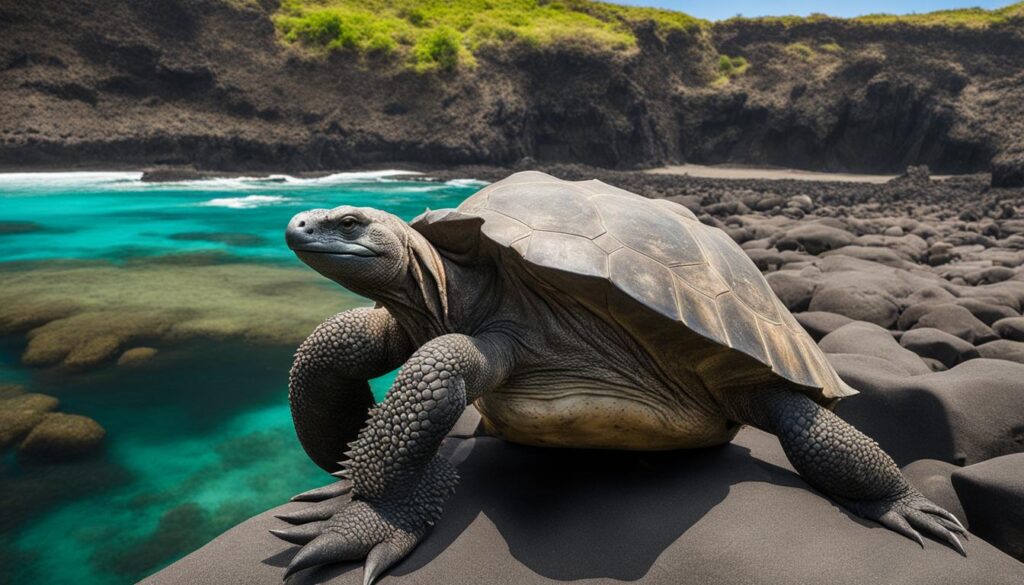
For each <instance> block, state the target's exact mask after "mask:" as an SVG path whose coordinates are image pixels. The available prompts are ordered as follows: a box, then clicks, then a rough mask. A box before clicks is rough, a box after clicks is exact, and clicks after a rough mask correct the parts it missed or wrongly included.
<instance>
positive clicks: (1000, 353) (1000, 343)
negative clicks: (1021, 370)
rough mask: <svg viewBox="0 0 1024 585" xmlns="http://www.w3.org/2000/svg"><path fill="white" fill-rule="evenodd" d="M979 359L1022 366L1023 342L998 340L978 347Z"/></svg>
mask: <svg viewBox="0 0 1024 585" xmlns="http://www.w3.org/2000/svg"><path fill="white" fill-rule="evenodd" d="M978 354H979V355H981V357H986V358H991V359H998V360H1009V361H1011V362H1017V363H1019V364H1024V342H1022V341H1010V340H1009V339H998V340H996V341H990V342H988V343H985V344H982V345H979V346H978Z"/></svg>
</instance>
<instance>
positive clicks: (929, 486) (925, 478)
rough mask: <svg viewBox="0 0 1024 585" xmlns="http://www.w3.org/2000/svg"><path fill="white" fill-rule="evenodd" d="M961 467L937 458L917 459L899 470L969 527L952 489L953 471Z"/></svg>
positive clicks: (920, 489) (926, 495)
mask: <svg viewBox="0 0 1024 585" xmlns="http://www.w3.org/2000/svg"><path fill="white" fill-rule="evenodd" d="M960 469H962V468H961V467H959V466H956V465H953V464H952V463H947V462H945V461H939V460H937V459H918V460H917V461H914V462H913V463H911V464H910V465H907V466H904V467H903V469H902V470H901V471H902V472H903V476H904V477H906V478H907V481H908V482H910V485H912V486H914V487H915V488H917V491H919V492H921V493H922V494H924V496H925V497H926V498H928V499H929V500H931V501H933V502H935V503H936V504H938V505H940V506H942V507H943V508H945V509H947V510H949V511H950V512H951V513H952V514H953V515H954V516H956V517H957V520H959V521H960V523H961V524H963V525H964V526H966V527H967V528H970V527H971V525H970V522H969V521H968V519H967V515H966V514H964V509H963V507H962V506H961V505H960V498H959V497H957V495H956V490H955V489H953V480H952V475H953V472H955V471H957V470H960Z"/></svg>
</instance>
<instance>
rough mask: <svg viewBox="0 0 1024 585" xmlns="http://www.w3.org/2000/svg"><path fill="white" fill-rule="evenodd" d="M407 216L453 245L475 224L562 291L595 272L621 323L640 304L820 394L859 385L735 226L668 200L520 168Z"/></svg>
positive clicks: (442, 244) (637, 331) (638, 329)
mask: <svg viewBox="0 0 1024 585" xmlns="http://www.w3.org/2000/svg"><path fill="white" fill-rule="evenodd" d="M411 225H412V227H413V228H414V229H416V230H418V231H419V232H420V233H422V234H423V235H424V236H425V237H426V238H427V239H428V240H430V241H431V242H432V243H433V244H434V245H435V246H437V247H438V248H441V249H442V250H446V251H448V252H449V253H453V254H464V253H470V252H472V251H474V250H475V249H476V248H477V247H478V246H479V238H478V237H473V236H478V235H480V236H483V237H484V238H486V239H487V240H489V241H491V242H493V243H494V244H497V245H498V246H499V247H501V248H506V249H508V250H510V251H511V252H512V253H514V254H515V255H516V257H518V258H519V259H521V260H522V262H523V265H524V266H525V267H527V269H531V270H539V271H540V272H542V273H544V274H547V275H549V276H550V275H556V277H554V278H551V277H549V278H546V279H544V280H545V281H546V282H547V283H548V284H550V285H551V286H555V287H556V288H558V289H559V290H560V291H561V292H563V293H566V294H569V295H570V296H581V295H586V294H591V293H590V291H593V290H594V286H593V283H594V280H595V279H597V280H603V281H607V282H608V283H610V284H611V285H612V287H613V289H614V294H613V295H608V297H614V298H611V299H610V300H604V299H605V297H602V301H603V303H602V302H598V303H596V305H597V306H598V308H599V309H600V308H602V307H604V306H607V309H606V310H605V311H604V312H605V313H606V315H605V316H612V317H613V319H612V320H613V321H616V322H619V323H620V324H621V323H622V321H623V320H622V319H615V318H614V313H622V312H623V311H629V310H635V309H646V310H648V311H650V313H652V314H653V315H655V316H657V317H660V318H662V319H666V320H671V321H672V322H675V323H678V324H679V325H681V326H683V327H686V328H688V329H689V330H690V331H692V332H694V333H697V334H699V335H700V336H701V337H703V338H705V339H707V340H710V341H712V342H714V343H716V344H720V345H722V346H724V347H728V348H731V349H733V350H735V351H736V352H739V353H741V354H743V355H746V356H748V357H750V358H753V359H754V360H757V362H759V363H760V364H763V365H764V366H767V367H768V368H771V371H772V372H774V373H775V374H776V375H778V376H780V377H782V378H785V379H787V380H789V381H791V382H794V383H796V384H798V385H800V386H804V387H806V388H808V389H815V390H817V391H818V393H819V397H820V398H823V399H826V400H828V399H835V398H841V397H844V396H848V395H851V394H855V393H856V391H855V390H853V389H852V388H850V387H849V386H847V385H846V384H845V383H843V382H842V380H840V379H839V377H838V376H837V375H836V373H835V370H834V369H833V368H832V366H831V365H830V364H829V363H828V361H827V360H826V359H825V356H824V355H823V354H822V352H821V350H820V349H819V348H818V346H817V344H815V343H814V341H813V340H812V339H811V338H810V336H809V335H808V334H807V333H806V332H805V331H804V330H803V328H802V327H801V326H800V325H799V323H797V321H796V319H794V318H793V316H792V315H791V314H790V312H789V311H788V310H787V309H786V307H785V306H783V305H782V303H781V302H780V301H779V300H778V298H777V297H776V296H775V294H774V292H773V291H772V289H771V287H770V286H769V285H768V282H767V281H766V280H765V279H764V276H762V275H761V272H760V271H759V270H758V269H757V267H756V266H755V265H754V263H753V262H752V261H751V260H750V259H749V258H748V257H747V255H746V254H745V253H744V252H743V250H742V249H741V248H740V247H739V246H738V245H737V244H736V243H735V242H734V241H733V240H732V238H730V237H729V236H728V235H727V234H726V233H725V232H723V231H722V230H720V229H718V228H715V227H711V226H707V225H704V224H702V223H701V222H700V221H698V219H697V217H696V216H695V215H694V214H693V212H691V211H690V210H689V209H687V208H685V207H683V206H681V205H678V204H676V203H673V202H671V201H666V200H658V199H648V198H645V197H642V196H640V195H637V194H635V193H630V192H629V191H625V190H623V189H619V188H617V187H613V186H611V185H608V184H606V183H602V182H601V181H597V180H590V181H563V180H561V179H558V178H555V177H552V176H550V175H547V174H544V173H540V172H535V171H528V172H521V173H516V174H514V175H512V176H510V177H508V178H506V179H504V180H502V181H498V182H496V183H492V184H491V185H488V186H487V187H485V188H483V189H481V190H480V191H478V192H477V193H475V194H474V195H472V196H471V197H469V198H468V199H466V200H465V201H463V202H462V204H461V205H459V207H458V208H457V209H456V210H438V211H428V212H426V213H424V214H422V215H420V216H419V217H417V218H416V219H414V220H413V221H412V223H411ZM594 305H595V303H593V302H590V303H587V306H591V307H592V306H594ZM623 305H632V306H623ZM646 322H647V323H649V322H650V321H649V320H648V321H646ZM634 323H637V322H636V321H634ZM639 323H641V325H632V326H630V329H631V330H630V331H629V333H630V334H631V335H633V336H634V337H635V338H640V339H642V338H643V337H644V335H645V331H644V329H646V328H647V327H646V326H644V325H643V324H642V323H645V321H643V320H641V321H639ZM652 329H655V328H652ZM659 339H660V338H659ZM654 343H664V342H663V341H654Z"/></svg>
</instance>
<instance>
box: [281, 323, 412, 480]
mask: <svg viewBox="0 0 1024 585" xmlns="http://www.w3.org/2000/svg"><path fill="white" fill-rule="evenodd" d="M412 351H413V347H412V344H411V343H410V342H409V340H408V338H407V337H406V335H405V333H404V332H403V331H402V329H401V328H400V327H399V326H398V322H397V321H395V319H394V317H392V316H391V315H390V314H389V313H388V312H387V311H386V310H384V309H353V310H351V311H345V312H343V313H338V314H337V315H335V316H333V317H331V318H330V319H328V320H326V321H324V322H323V323H322V324H321V325H320V326H318V327H317V328H316V329H315V330H314V331H313V333H312V334H311V335H310V336H309V337H308V338H307V339H306V341H304V342H303V343H302V345H301V346H299V349H298V350H297V351H296V352H295V361H294V363H293V364H292V369H291V372H290V374H289V376H288V401H289V403H290V405H291V411H292V420H293V422H294V423H295V431H296V433H297V434H298V436H299V442H300V443H302V447H303V449H305V450H306V453H307V454H308V455H309V457H310V459H312V460H313V462H314V463H316V464H317V465H319V466H320V467H322V468H323V469H324V470H326V471H328V472H334V471H337V470H338V469H339V468H340V467H339V464H338V460H339V459H341V454H342V453H343V452H344V451H345V449H346V445H347V444H348V443H349V442H350V441H352V440H353V439H355V436H356V433H357V432H358V431H359V429H360V428H362V427H363V424H364V423H365V420H366V412H367V410H369V408H370V407H371V406H373V394H372V393H371V392H370V385H369V383H368V382H367V381H368V380H369V379H371V378H376V377H377V376H380V375H383V374H385V373H387V372H389V371H391V370H393V369H395V368H397V367H398V366H399V365H401V363H402V362H403V361H405V359H406V358H408V357H409V355H410V354H411V353H412Z"/></svg>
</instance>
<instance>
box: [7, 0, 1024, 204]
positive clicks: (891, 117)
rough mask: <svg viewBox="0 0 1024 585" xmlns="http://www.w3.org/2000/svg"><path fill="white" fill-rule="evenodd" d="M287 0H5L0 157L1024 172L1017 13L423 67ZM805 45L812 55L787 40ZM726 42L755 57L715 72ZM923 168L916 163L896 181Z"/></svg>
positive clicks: (295, 166)
mask: <svg viewBox="0 0 1024 585" xmlns="http://www.w3.org/2000/svg"><path fill="white" fill-rule="evenodd" d="M280 5H281V3H280V2H273V1H267V2H224V1H223V0H189V1H187V2H185V1H178V2H171V3H168V2H135V3H130V4H128V5H125V4H124V3H123V2H116V1H114V0H96V1H94V2H90V3H88V9H86V8H83V7H82V4H81V3H75V2H66V1H62V0H41V1H38V2H7V3H5V4H4V6H3V12H2V13H0V19H2V21H3V22H5V23H10V24H11V26H7V27H6V28H5V31H4V32H5V34H4V35H3V36H2V37H0V71H3V75H4V77H5V80H4V81H5V83H4V84H3V85H2V86H0V103H3V104H4V105H5V106H6V107H5V108H3V109H2V110H0V129H3V130H2V133H0V165H2V166H4V167H8V168H10V167H29V166H35V167H43V166H51V167H53V166H62V167H67V166H71V165H94V166H95V165H100V166H103V165H106V166H109V165H112V164H117V165H132V166H150V165H155V166H160V167H166V168H171V169H179V168H183V167H185V168H187V167H190V166H193V167H198V168H204V169H232V170H240V169H264V170H265V169H270V170H275V171H280V170H292V171H305V170H311V169H331V168H345V167H350V166H352V165H355V164H374V163H380V162H391V161H396V160H404V161H414V162H419V163H424V164H432V165H447V164H465V163H491V164H506V165H512V164H513V163H516V161H529V160H534V161H539V162H541V163H545V162H584V163H588V164H595V165H602V166H619V167H628V166H633V165H654V164H659V163H663V162H670V161H683V160H688V161H696V162H710V163H725V162H732V163H735V162H743V163H748V164H759V165H781V166H789V167H798V168H814V169H828V170H851V171H869V172H870V171H890V172H900V171H903V170H904V168H906V167H907V166H908V165H914V164H924V165H928V166H929V167H930V168H931V170H932V171H933V172H937V173H938V172H941V173H948V172H955V173H963V172H987V171H988V170H989V169H990V168H991V171H992V172H993V176H992V183H993V184H994V185H995V186H997V187H1003V186H1013V185H1019V184H1020V183H1021V179H1020V177H1021V173H1022V171H1021V163H1020V161H1021V155H1020V154H1019V145H1020V144H1021V137H1022V134H1024V129H1022V123H1021V120H1022V119H1024V115H1022V106H1021V105H1020V104H1021V103H1022V100H1021V99H1020V95H1021V89H1020V86H1019V84H1017V83H1014V82H1013V81H1012V80H1015V79H1016V77H1015V76H1016V75H1017V74H1018V72H1019V66H1020V62H1021V57H1022V54H1024V40H1022V35H1021V33H1020V29H1019V25H1017V24H1016V23H1005V24H1003V25H1000V26H993V27H987V28H978V29H976V30H975V29H973V28H968V27H947V26H927V27H925V26H908V25H902V24H901V25H884V24H883V25H875V24H868V23H863V22H845V21H841V20H837V19H823V20H821V21H816V20H809V21H805V22H801V23H797V24H795V25H794V26H784V27H783V26H780V25H779V24H778V22H775V21H764V22H762V21H725V22H720V23H715V24H712V25H709V26H708V28H707V29H706V30H704V31H701V32H699V33H688V32H681V31H666V30H656V29H655V27H654V26H653V25H652V22H651V21H650V20H649V19H646V18H640V19H635V20H634V19H633V18H626V19H625V21H624V24H623V26H625V27H629V28H630V29H632V32H633V33H634V35H635V36H636V38H637V46H636V49H635V50H634V51H609V50H604V49H599V48H597V47H595V46H593V44H590V43H577V42H572V43H552V44H550V45H548V46H536V45H533V44H528V43H515V44H509V45H507V46H500V47H490V48H489V49H488V50H481V51H478V54H477V61H478V66H477V67H475V68H469V67H466V68H460V69H459V70H456V71H452V72H446V73H431V74H416V73H412V72H410V71H407V70H403V69H402V67H401V60H400V59H399V58H395V59H391V58H388V57H384V56H380V55H376V56H374V55H371V56H367V57H365V58H354V56H353V54H352V53H351V52H349V51H338V52H335V53H334V54H332V55H329V56H324V55H322V54H319V52H314V51H300V50H297V49H295V48H292V47H287V46H285V43H283V42H281V39H280V34H279V32H278V31H276V30H275V27H274V24H273V16H274V12H275V11H276V10H277V9H278V8H279V6H280ZM168 7H171V8H168ZM155 14H161V15H162V14H168V16H166V17H161V16H154V15H155ZM181 23H187V24H184V25H183V24H181ZM825 44H829V45H834V46H836V47H841V50H839V51H838V52H835V51H832V52H830V51H826V50H821V49H820V47H822V46H824V45H825ZM798 45H803V46H806V47H808V48H809V49H810V50H811V52H812V53H813V55H812V57H810V58H807V59H803V58H799V57H796V56H794V54H793V51H792V47H793V46H798ZM720 55H728V56H737V57H743V58H745V59H747V60H748V61H749V62H750V63H751V67H749V68H748V69H747V70H746V71H745V72H744V73H743V74H742V75H738V76H734V77H732V78H730V79H729V80H728V83H714V82H715V80H716V78H717V77H718V75H719V72H718V63H719V56H720ZM1007 80H1011V81H1007ZM965 88H970V90H965ZM993 103H998V104H999V107H992V106H991V105H990V104H993ZM55 120H59V121H60V123H55ZM524 164H528V163H524ZM925 185H927V179H926V178H924V177H923V176H922V177H918V176H914V177H909V178H905V179H903V180H901V181H900V183H899V186H900V188H902V189H907V190H913V189H921V188H922V187H923V186H925ZM797 195H802V194H800V193H788V192H780V191H777V192H774V193H771V194H768V193H765V194H760V196H759V197H757V198H750V204H753V205H755V206H757V207H759V208H762V209H764V210H765V212H767V213H774V212H776V211H778V212H781V213H788V214H790V215H795V214H796V213H797V212H799V213H800V214H804V213H808V212H809V211H810V210H812V209H813V210H814V211H821V210H822V209H823V208H827V206H821V205H820V204H819V203H818V201H817V200H815V202H814V203H815V205H813V206H812V205H810V204H808V203H806V202H804V201H802V200H800V201H797V202H796V203H793V201H794V200H793V199H792V197H793V196H797ZM716 203H717V202H716ZM791 203H792V205H791Z"/></svg>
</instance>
